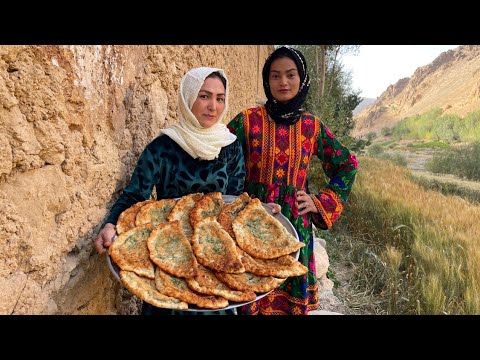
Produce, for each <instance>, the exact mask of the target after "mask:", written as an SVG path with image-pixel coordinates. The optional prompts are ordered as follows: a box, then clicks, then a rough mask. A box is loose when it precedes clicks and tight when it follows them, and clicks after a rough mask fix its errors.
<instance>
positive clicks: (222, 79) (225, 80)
mask: <svg viewBox="0 0 480 360" xmlns="http://www.w3.org/2000/svg"><path fill="white" fill-rule="evenodd" d="M206 78H207V79H208V78H219V79H220V81H221V82H222V84H223V87H224V88H225V90H226V89H227V79H225V77H224V76H223V75H222V74H220V71H214V72H212V73H211V74H210V75H208V76H207V77H206Z"/></svg>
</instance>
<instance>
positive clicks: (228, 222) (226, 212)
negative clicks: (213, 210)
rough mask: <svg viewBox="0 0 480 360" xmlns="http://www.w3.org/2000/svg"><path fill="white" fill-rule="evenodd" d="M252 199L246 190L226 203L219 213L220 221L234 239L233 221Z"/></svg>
mask: <svg viewBox="0 0 480 360" xmlns="http://www.w3.org/2000/svg"><path fill="white" fill-rule="evenodd" d="M250 200H251V199H250V196H248V194H247V193H246V192H244V193H243V194H241V195H240V196H239V197H238V198H236V199H235V200H233V201H232V202H231V203H230V204H227V205H225V206H224V207H223V209H222V211H221V212H220V214H219V215H218V222H219V223H220V225H222V227H223V228H224V229H225V231H226V232H228V234H229V235H230V236H231V237H232V239H234V240H235V233H234V232H233V228H232V222H233V220H234V219H235V218H236V217H237V215H238V213H239V212H240V211H241V210H243V209H244V208H245V206H247V204H248V203H249V202H250Z"/></svg>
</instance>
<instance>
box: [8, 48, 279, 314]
mask: <svg viewBox="0 0 480 360" xmlns="http://www.w3.org/2000/svg"><path fill="white" fill-rule="evenodd" d="M271 51H272V47H271V46H258V45H255V46H180V45H178V46H166V45H165V46H0V289H2V291H1V294H0V313H1V314H128V313H134V312H136V311H137V308H138V302H137V301H136V300H135V299H134V298H133V297H131V296H129V295H128V293H126V292H125V291H123V290H122V288H121V286H120V285H119V283H118V282H116V280H115V279H114V278H113V276H112V275H111V274H110V273H109V270H108V268H107V266H106V261H105V257H104V256H99V255H97V254H96V252H95V250H94V248H93V246H92V241H93V239H94V237H95V236H96V234H97V232H98V230H99V228H100V226H101V224H102V222H103V221H104V219H105V217H106V215H107V213H108V211H109V209H110V206H111V205H112V203H113V201H115V200H116V198H117V197H118V195H119V194H120V192H121V190H122V189H123V187H124V186H125V185H126V183H127V181H128V180H129V178H130V175H131V172H132V170H133V167H134V166H135V163H136V160H137V158H138V156H139V154H140V152H141V151H142V150H143V148H144V146H145V145H146V144H147V143H148V142H150V141H151V140H152V139H153V138H154V137H155V136H157V134H158V132H159V129H160V128H162V127H165V126H167V125H169V124H171V123H172V122H174V121H176V104H177V90H178V86H179V83H180V79H181V77H182V76H183V74H184V73H185V72H186V71H188V70H189V69H190V68H192V67H197V66H212V67H220V68H223V69H225V71H226V73H227V76H228V77H229V80H230V83H231V88H230V95H231V97H230V110H229V114H228V116H227V118H232V117H233V116H234V115H235V114H236V113H237V112H238V111H240V110H241V109H243V108H245V107H247V106H254V105H255V98H256V97H257V96H260V97H263V88H262V82H261V66H262V65H263V62H264V60H265V58H266V57H267V55H268V54H269V53H270V52H271Z"/></svg>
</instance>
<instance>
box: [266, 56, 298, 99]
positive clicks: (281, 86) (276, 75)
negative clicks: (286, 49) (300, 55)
mask: <svg viewBox="0 0 480 360" xmlns="http://www.w3.org/2000/svg"><path fill="white" fill-rule="evenodd" d="M268 84H269V85H270V91H271V92H272V96H273V97H274V98H275V99H276V100H277V101H278V102H281V103H283V104H285V103H287V102H289V101H290V100H292V99H293V98H294V97H295V95H297V93H298V90H299V89H300V75H299V74H298V70H297V65H296V64H295V61H293V60H292V59H290V58H288V57H282V58H278V59H276V60H274V61H273V62H272V65H271V66H270V75H269V77H268Z"/></svg>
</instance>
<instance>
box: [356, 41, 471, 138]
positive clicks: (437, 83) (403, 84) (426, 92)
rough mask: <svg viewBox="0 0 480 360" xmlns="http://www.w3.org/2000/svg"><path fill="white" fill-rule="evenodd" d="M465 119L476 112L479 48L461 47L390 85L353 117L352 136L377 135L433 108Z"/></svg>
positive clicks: (447, 52)
mask: <svg viewBox="0 0 480 360" xmlns="http://www.w3.org/2000/svg"><path fill="white" fill-rule="evenodd" d="M436 107H439V108H441V109H443V111H444V113H445V114H448V113H453V114H457V115H460V116H465V115H467V114H468V113H469V112H472V111H477V110H479V109H480V46H478V45H464V46H459V47H458V48H456V49H452V50H448V51H446V52H443V53H442V54H440V55H439V56H438V57H437V58H436V59H435V60H434V61H433V62H432V63H430V64H428V65H425V66H422V67H420V68H418V69H417V70H416V71H415V73H414V74H413V76H412V77H410V78H404V79H401V80H399V81H398V82H397V83H396V84H394V85H390V86H389V87H388V88H387V89H386V90H385V91H384V92H383V94H382V95H381V96H380V97H379V98H378V99H377V101H376V102H375V103H374V104H372V105H371V106H370V107H367V108H366V109H365V110H363V111H362V112H360V113H358V114H357V115H356V116H355V119H356V121H357V126H356V129H355V131H354V135H355V136H362V135H365V134H367V133H369V132H376V133H377V134H378V133H379V132H380V130H381V129H382V128H384V127H392V126H394V125H395V124H396V123H397V122H398V121H400V120H402V119H403V118H405V117H409V116H414V115H416V114H422V113H424V112H427V111H429V110H431V109H433V108H436Z"/></svg>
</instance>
